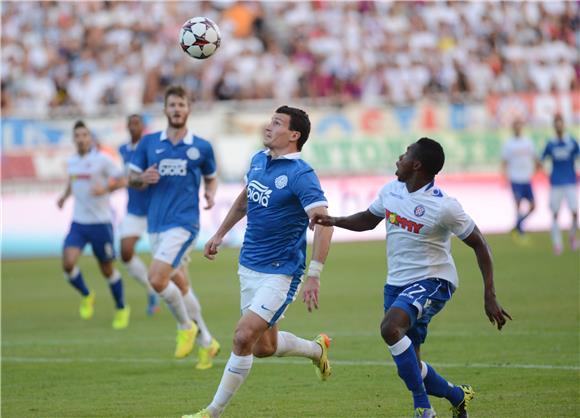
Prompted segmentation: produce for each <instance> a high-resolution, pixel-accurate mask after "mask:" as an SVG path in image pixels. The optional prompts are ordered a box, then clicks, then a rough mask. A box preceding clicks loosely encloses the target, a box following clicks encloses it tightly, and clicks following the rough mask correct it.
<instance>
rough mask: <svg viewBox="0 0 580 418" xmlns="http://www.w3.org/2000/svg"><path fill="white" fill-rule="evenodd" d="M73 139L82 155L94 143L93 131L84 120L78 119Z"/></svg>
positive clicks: (74, 127)
mask: <svg viewBox="0 0 580 418" xmlns="http://www.w3.org/2000/svg"><path fill="white" fill-rule="evenodd" d="M73 141H74V143H75V146H76V148H77V152H78V153H79V154H80V155H84V154H86V153H87V152H89V151H90V149H91V145H92V144H93V138H92V135H91V131H89V128H87V125H85V123H84V122H83V121H82V120H77V121H76V122H75V124H74V126H73Z"/></svg>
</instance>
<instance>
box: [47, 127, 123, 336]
mask: <svg viewBox="0 0 580 418" xmlns="http://www.w3.org/2000/svg"><path fill="white" fill-rule="evenodd" d="M73 139H74V143H75V146H76V149H77V154H76V155H74V156H73V157H72V158H70V159H69V161H68V183H67V187H66V190H65V192H64V194H63V195H62V196H61V197H60V198H59V199H58V202H57V205H58V207H59V208H61V209H62V207H63V206H64V203H65V201H66V200H67V199H68V198H69V197H70V196H71V195H72V196H74V198H75V204H74V211H73V218H72V224H71V227H70V231H69V233H68V235H67V236H66V238H65V240H64V249H63V253H62V266H63V269H64V274H65V277H66V278H67V279H68V281H69V283H70V284H71V286H73V287H74V288H75V289H76V290H77V291H78V292H79V293H80V294H81V297H82V299H81V304H80V308H79V313H80V316H81V318H82V319H91V318H92V317H93V313H94V303H95V293H94V292H91V291H90V290H89V288H88V287H87V285H86V283H85V280H84V278H83V274H82V273H81V271H80V269H79V267H78V266H77V262H78V259H79V257H80V256H81V254H82V252H83V249H84V247H85V245H87V244H88V243H90V244H91V247H92V249H93V254H94V255H95V257H96V259H97V261H98V263H99V268H100V270H101V273H102V274H103V276H104V277H105V279H107V281H108V282H109V287H110V289H111V294H112V295H113V299H114V301H115V307H116V309H117V310H116V313H115V316H114V319H113V328H114V329H124V328H127V326H128V325H129V315H130V310H129V307H128V306H125V302H124V297H123V281H122V279H121V274H120V273H119V271H118V270H117V269H115V267H114V265H113V260H114V258H115V250H114V246H113V242H114V241H113V226H112V210H111V205H110V202H109V195H110V193H111V192H113V191H114V190H117V189H119V188H121V187H124V186H125V179H124V176H123V171H122V170H121V168H120V167H117V165H116V164H115V163H114V162H113V160H112V159H111V158H109V157H108V156H107V155H105V154H103V153H102V152H100V151H98V150H97V149H95V147H94V146H93V139H92V137H91V133H90V131H89V129H88V128H87V126H86V125H85V124H84V122H82V121H77V122H76V123H75V125H74V128H73Z"/></svg>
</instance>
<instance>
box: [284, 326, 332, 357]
mask: <svg viewBox="0 0 580 418" xmlns="http://www.w3.org/2000/svg"><path fill="white" fill-rule="evenodd" d="M274 355H275V356H277V357H288V356H295V357H307V358H309V359H311V360H318V359H320V356H321V355H322V348H320V346H319V345H318V344H317V343H316V342H314V341H309V340H305V339H304V338H300V337H297V336H296V335H294V334H291V333H289V332H285V331H278V346H277V348H276V352H275V353H274Z"/></svg>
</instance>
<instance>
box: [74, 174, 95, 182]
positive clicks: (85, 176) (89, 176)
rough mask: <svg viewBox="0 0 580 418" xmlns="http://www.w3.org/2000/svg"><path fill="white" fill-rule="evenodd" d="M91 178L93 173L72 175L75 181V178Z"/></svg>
mask: <svg viewBox="0 0 580 418" xmlns="http://www.w3.org/2000/svg"><path fill="white" fill-rule="evenodd" d="M90 179H91V175H90V174H83V173H79V174H73V175H72V176H71V180H72V181H75V180H90Z"/></svg>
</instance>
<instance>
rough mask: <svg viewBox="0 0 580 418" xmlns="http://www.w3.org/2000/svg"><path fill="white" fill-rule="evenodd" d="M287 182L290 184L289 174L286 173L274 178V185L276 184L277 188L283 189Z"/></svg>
mask: <svg viewBox="0 0 580 418" xmlns="http://www.w3.org/2000/svg"><path fill="white" fill-rule="evenodd" d="M287 184H288V176H286V175H282V176H278V177H276V180H274V185H275V186H276V188H277V189H283V188H284V187H286V185H287Z"/></svg>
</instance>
